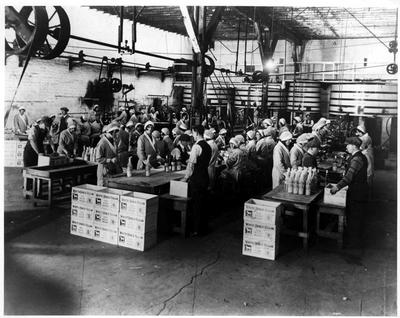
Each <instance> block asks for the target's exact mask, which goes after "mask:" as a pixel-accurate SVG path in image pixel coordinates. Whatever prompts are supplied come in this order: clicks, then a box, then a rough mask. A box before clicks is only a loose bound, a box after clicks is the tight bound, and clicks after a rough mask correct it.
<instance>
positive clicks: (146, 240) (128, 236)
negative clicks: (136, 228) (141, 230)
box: [118, 230, 157, 251]
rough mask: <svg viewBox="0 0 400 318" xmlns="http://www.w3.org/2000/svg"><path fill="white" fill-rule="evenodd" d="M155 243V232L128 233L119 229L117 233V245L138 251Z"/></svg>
mask: <svg viewBox="0 0 400 318" xmlns="http://www.w3.org/2000/svg"><path fill="white" fill-rule="evenodd" d="M156 243H157V232H149V233H146V234H144V235H143V234H138V233H130V232H127V231H123V230H120V231H119V234H118V245H119V246H124V247H128V248H131V249H134V250H138V251H144V250H146V249H148V248H150V247H151V246H153V245H155V244H156Z"/></svg>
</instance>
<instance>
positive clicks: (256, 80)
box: [251, 71, 263, 83]
mask: <svg viewBox="0 0 400 318" xmlns="http://www.w3.org/2000/svg"><path fill="white" fill-rule="evenodd" d="M251 77H252V81H253V83H262V81H263V76H262V72H261V71H255V72H254V73H253V74H252V76H251Z"/></svg>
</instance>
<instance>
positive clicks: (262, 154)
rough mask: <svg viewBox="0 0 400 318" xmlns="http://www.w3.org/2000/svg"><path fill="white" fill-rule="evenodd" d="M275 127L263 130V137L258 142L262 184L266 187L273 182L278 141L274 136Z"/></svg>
mask: <svg viewBox="0 0 400 318" xmlns="http://www.w3.org/2000/svg"><path fill="white" fill-rule="evenodd" d="M273 131H274V128H273V127H272V126H269V127H268V128H267V129H263V130H262V138H261V139H260V140H259V141H258V142H257V144H256V155H257V165H258V166H259V167H260V168H261V173H262V180H263V182H262V184H263V186H264V187H266V188H270V187H271V183H272V178H271V174H272V163H273V162H272V157H273V153H274V148H275V145H276V142H275V140H274V138H273V136H272V133H273Z"/></svg>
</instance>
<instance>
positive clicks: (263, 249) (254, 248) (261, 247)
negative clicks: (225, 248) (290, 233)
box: [242, 239, 279, 260]
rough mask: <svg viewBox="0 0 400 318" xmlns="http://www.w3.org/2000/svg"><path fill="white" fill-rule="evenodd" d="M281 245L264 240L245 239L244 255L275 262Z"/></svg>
mask: <svg viewBox="0 0 400 318" xmlns="http://www.w3.org/2000/svg"><path fill="white" fill-rule="evenodd" d="M278 251H279V244H278V242H277V243H276V244H273V243H270V242H268V241H263V240H253V239H243V248H242V254H243V255H247V256H252V257H258V258H263V259H269V260H275V258H276V256H277V255H278Z"/></svg>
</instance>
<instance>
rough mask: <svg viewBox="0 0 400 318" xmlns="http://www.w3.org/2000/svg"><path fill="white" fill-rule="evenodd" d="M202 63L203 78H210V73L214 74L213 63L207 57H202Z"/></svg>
mask: <svg viewBox="0 0 400 318" xmlns="http://www.w3.org/2000/svg"><path fill="white" fill-rule="evenodd" d="M203 61H204V76H205V77H209V76H211V74H212V73H214V70H215V62H214V60H213V59H212V58H211V57H209V56H208V55H204V58H203ZM207 61H208V64H207Z"/></svg>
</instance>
